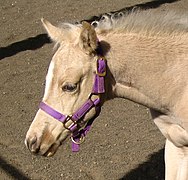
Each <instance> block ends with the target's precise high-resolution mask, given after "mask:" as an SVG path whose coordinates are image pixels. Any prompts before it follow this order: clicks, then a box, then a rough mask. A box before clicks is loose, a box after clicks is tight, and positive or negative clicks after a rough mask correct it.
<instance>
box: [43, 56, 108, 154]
mask: <svg viewBox="0 0 188 180" xmlns="http://www.w3.org/2000/svg"><path fill="white" fill-rule="evenodd" d="M105 75H106V60H105V59H103V58H100V59H97V67H96V74H95V79H94V84H93V90H92V93H91V95H90V97H89V98H88V99H87V101H86V102H85V103H84V104H83V105H82V106H81V107H80V108H79V109H78V110H77V111H76V112H75V113H74V114H73V115H64V114H62V113H60V112H58V111H56V110H55V109H53V108H52V107H50V106H49V105H47V104H46V103H44V102H41V103H40V105H39V108H40V109H41V110H43V111H44V112H46V113H47V114H48V115H50V116H52V117H53V118H55V119H57V120H58V121H60V122H62V123H63V126H64V127H65V129H68V130H69V131H71V132H72V137H71V139H72V151H73V152H77V151H79V145H80V144H81V143H82V142H83V139H84V137H85V136H86V134H87V132H88V131H89V130H90V128H91V124H92V123H93V121H94V119H95V118H96V117H97V116H98V115H99V113H100V101H101V100H100V94H102V93H105V83H104V77H105ZM93 95H95V96H96V95H97V98H96V99H95V100H92V99H91V97H92V96H93ZM94 107H95V109H96V115H95V117H93V118H92V119H90V120H89V121H88V123H87V124H86V126H85V127H84V128H83V129H81V130H79V127H78V123H79V121H80V120H82V119H83V118H84V116H85V115H86V114H87V113H88V112H89V111H90V110H91V109H92V108H94ZM67 124H69V126H68V127H67Z"/></svg>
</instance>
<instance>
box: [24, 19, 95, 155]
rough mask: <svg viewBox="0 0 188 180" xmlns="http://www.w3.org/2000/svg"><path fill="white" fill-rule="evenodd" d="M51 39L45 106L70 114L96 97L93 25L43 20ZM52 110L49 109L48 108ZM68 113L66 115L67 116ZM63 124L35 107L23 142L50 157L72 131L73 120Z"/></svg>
mask: <svg viewBox="0 0 188 180" xmlns="http://www.w3.org/2000/svg"><path fill="white" fill-rule="evenodd" d="M42 22H43V25H44V27H45V29H46V30H47V32H48V35H49V36H50V38H51V39H52V40H53V41H55V42H56V43H57V44H58V49H57V51H56V53H55V54H54V56H53V58H52V60H51V63H50V66H49V69H48V73H47V76H46V87H45V93H44V97H43V102H44V103H45V105H47V106H49V107H47V109H48V110H49V108H50V107H52V108H53V110H52V114H54V113H56V112H54V110H55V111H58V112H61V113H62V114H64V115H72V114H73V113H74V112H76V111H77V110H78V109H79V108H80V107H81V106H83V104H84V103H85V102H86V101H87V100H88V97H89V96H90V99H91V100H92V101H95V100H96V99H97V98H98V96H97V95H95V94H94V95H92V96H91V95H90V94H91V92H92V89H93V83H94V77H95V74H96V60H97V59H98V54H97V48H98V41H97V37H96V33H95V30H94V28H93V27H92V26H91V25H90V24H88V23H86V22H83V23H82V25H70V24H64V25H63V26H62V27H61V28H60V27H55V26H53V25H52V24H51V23H49V22H48V21H46V20H42ZM49 111H51V109H50V110H49ZM95 114H96V109H95V108H91V109H90V110H89V111H88V112H87V113H86V114H85V115H84V116H83V117H82V119H81V120H80V121H78V125H77V126H78V127H79V128H80V127H83V126H84V125H85V124H86V123H87V121H88V120H90V119H91V118H92V117H94V116H95ZM70 117H71V116H69V118H70ZM65 121H66V122H65V123H64V125H63V124H62V122H60V121H58V120H56V119H55V118H54V117H53V115H52V116H51V115H50V113H46V112H45V111H44V110H42V109H41V108H40V109H39V110H38V112H37V114H36V116H35V118H34V120H33V122H32V124H31V126H30V129H29V131H28V132H27V136H26V140H25V142H26V145H27V147H28V148H29V149H30V151H31V152H33V153H39V154H41V155H46V156H51V155H53V154H54V153H55V152H56V150H57V148H58V147H59V145H60V144H61V142H62V141H63V140H64V139H65V138H66V137H67V136H69V135H70V134H71V131H70V130H69V128H68V127H69V126H71V125H72V124H73V125H74V121H73V120H70V121H68V120H67V119H66V120H65Z"/></svg>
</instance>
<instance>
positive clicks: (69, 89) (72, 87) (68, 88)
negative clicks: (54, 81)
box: [62, 84, 77, 92]
mask: <svg viewBox="0 0 188 180" xmlns="http://www.w3.org/2000/svg"><path fill="white" fill-rule="evenodd" d="M76 88H77V84H66V85H64V86H63V87H62V90H63V91H67V92H73V91H75V90H76Z"/></svg>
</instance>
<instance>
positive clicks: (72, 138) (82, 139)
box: [71, 134, 85, 145]
mask: <svg viewBox="0 0 188 180" xmlns="http://www.w3.org/2000/svg"><path fill="white" fill-rule="evenodd" d="M71 140H72V142H73V143H74V144H78V145H79V144H82V143H83V142H84V141H85V136H84V135H82V134H81V136H80V138H79V141H78V142H77V141H75V140H74V137H73V136H71Z"/></svg>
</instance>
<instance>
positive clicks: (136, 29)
mask: <svg viewBox="0 0 188 180" xmlns="http://www.w3.org/2000/svg"><path fill="white" fill-rule="evenodd" d="M95 23H97V26H96V31H98V32H108V31H115V32H122V31H123V32H129V33H130V32H131V33H140V34H142V35H143V34H146V35H162V34H166V33H167V34H174V33H175V34H177V33H178V34H179V33H183V34H184V33H185V32H188V14H183V15H182V14H178V13H176V12H157V11H151V10H147V11H135V12H132V13H129V14H121V16H120V17H119V18H117V17H116V18H115V17H114V16H113V15H111V16H109V15H103V16H102V18H101V20H100V21H99V22H95Z"/></svg>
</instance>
